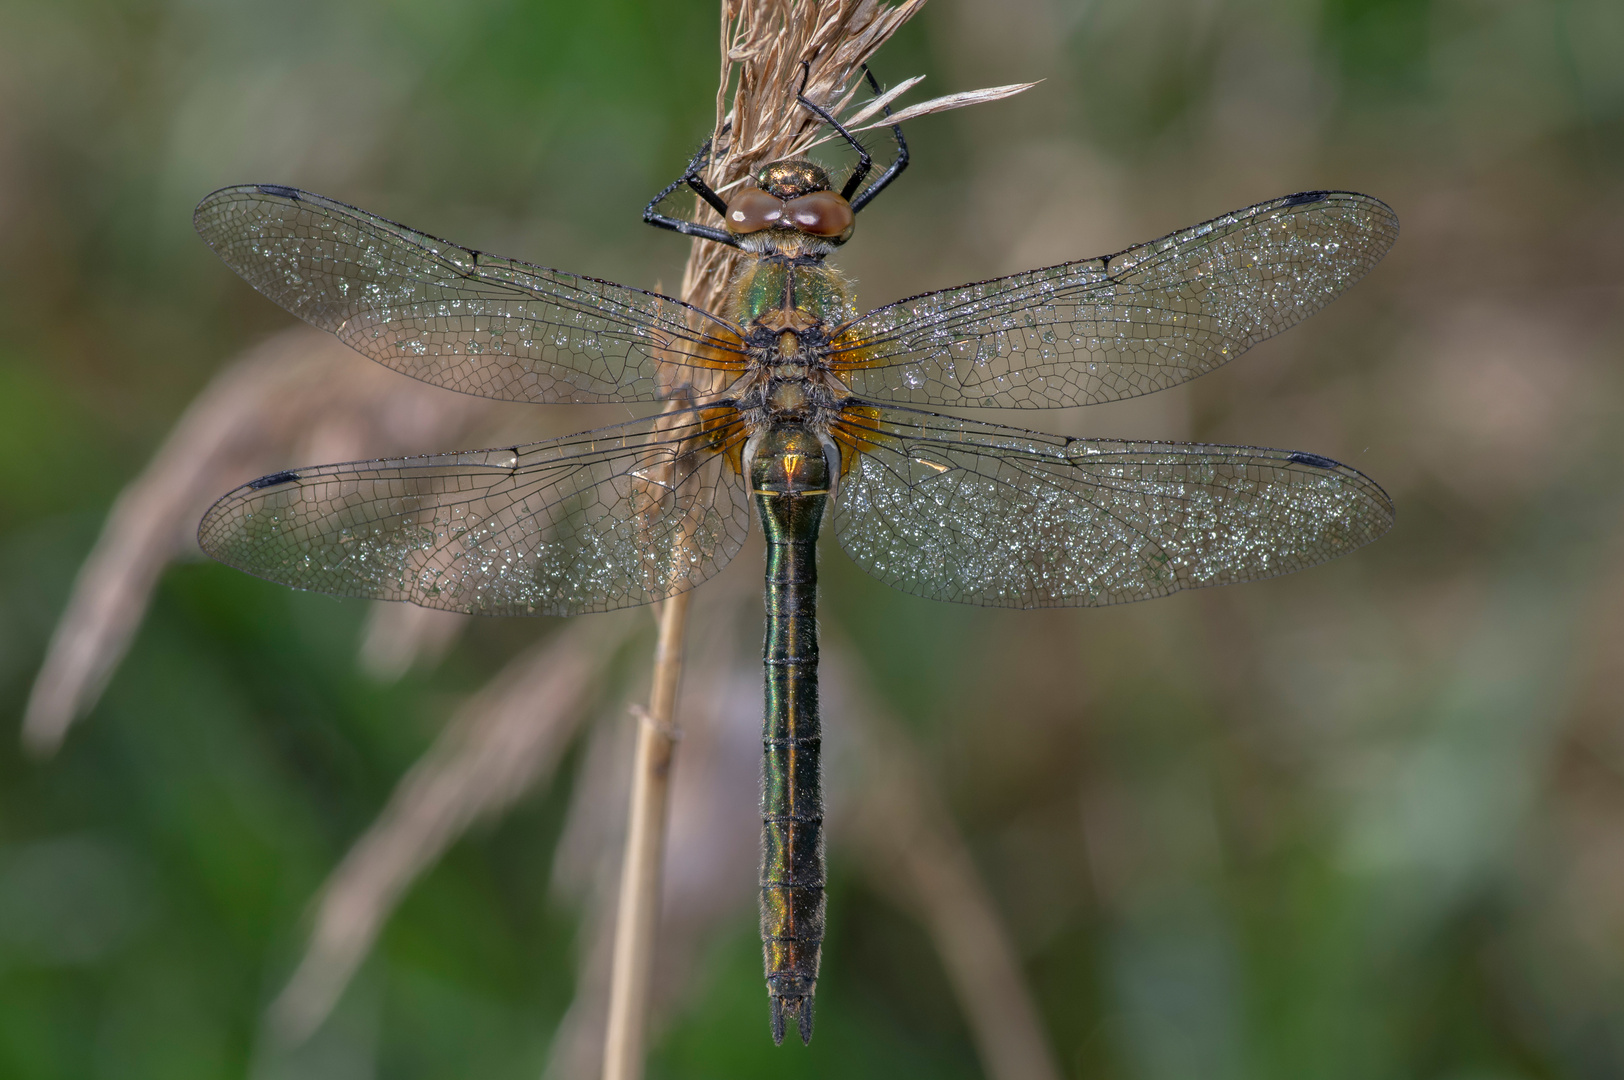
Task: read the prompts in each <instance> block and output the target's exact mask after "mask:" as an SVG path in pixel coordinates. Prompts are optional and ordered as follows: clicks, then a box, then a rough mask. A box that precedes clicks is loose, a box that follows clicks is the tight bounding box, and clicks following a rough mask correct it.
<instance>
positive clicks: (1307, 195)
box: [1280, 191, 1331, 207]
mask: <svg viewBox="0 0 1624 1080" xmlns="http://www.w3.org/2000/svg"><path fill="white" fill-rule="evenodd" d="M1330 197H1331V193H1330V192H1329V191H1299V192H1297V194H1295V195H1287V196H1286V197H1285V199H1284V200H1282V201H1281V203H1280V205H1281V206H1283V207H1284V206H1307V205H1308V204H1309V203H1317V202H1324V201H1325V200H1326V199H1328V198H1330Z"/></svg>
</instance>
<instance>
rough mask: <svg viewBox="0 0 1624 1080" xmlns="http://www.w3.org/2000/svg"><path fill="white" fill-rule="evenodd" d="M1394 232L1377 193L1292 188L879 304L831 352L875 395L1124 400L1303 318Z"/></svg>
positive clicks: (948, 401) (905, 400) (989, 400)
mask: <svg viewBox="0 0 1624 1080" xmlns="http://www.w3.org/2000/svg"><path fill="white" fill-rule="evenodd" d="M1397 238H1398V218H1397V217H1396V216H1395V215H1394V214H1393V211H1392V210H1391V209H1390V208H1389V207H1388V206H1387V205H1386V204H1385V203H1383V202H1381V200H1379V199H1374V198H1371V197H1370V196H1368V195H1359V194H1355V193H1352V192H1341V191H1330V192H1303V193H1300V194H1297V195H1288V196H1285V197H1284V198H1279V199H1274V200H1272V201H1270V202H1266V203H1260V204H1258V205H1257V206H1252V207H1248V208H1246V209H1244V210H1237V211H1234V212H1233V213H1229V214H1225V215H1223V216H1222V217H1218V218H1214V219H1213V220H1211V221H1208V222H1204V223H1202V224H1200V225H1194V226H1191V227H1190V228H1188V229H1184V230H1181V231H1179V232H1176V233H1173V234H1171V235H1169V236H1165V237H1163V238H1162V239H1160V240H1154V241H1151V242H1150V243H1147V244H1140V245H1138V246H1137V247H1132V248H1129V249H1127V250H1126V251H1122V252H1118V253H1117V254H1115V255H1109V256H1103V257H1101V258H1097V259H1087V260H1083V261H1080V262H1073V263H1064V264H1062V265H1060V266H1050V267H1045V268H1043V269H1041V270H1030V271H1027V272H1025V273H1021V274H1015V275H1012V276H1010V277H1004V278H996V279H994V280H992V281H983V282H978V283H976V284H973V285H964V286H961V287H959V288H954V289H944V290H941V291H940V292H933V293H927V294H925V295H923V296H917V297H913V298H911V299H908V300H902V301H899V302H897V303H895V304H890V305H888V306H886V307H882V308H878V309H876V310H874V311H871V312H869V313H868V314H866V315H864V316H862V317H861V318H859V319H858V320H856V321H855V322H854V323H852V324H851V325H849V326H848V327H846V328H844V330H843V332H842V333H841V334H840V335H839V336H838V337H837V339H836V345H835V348H834V350H833V351H832V353H831V362H832V363H833V364H834V366H835V368H836V369H837V370H838V371H839V372H840V375H841V378H843V379H844V380H845V381H846V383H847V384H848V385H849V386H850V387H851V388H852V390H853V391H854V392H855V393H856V394H857V395H858V396H859V397H863V398H867V399H870V400H875V401H885V402H896V403H900V404H909V405H953V406H985V407H991V408H1004V409H1038V408H1063V407H1069V406H1074V405H1092V404H1096V403H1099V402H1104V401H1117V400H1120V399H1122V398H1128V397H1134V396H1136V395H1139V394H1148V393H1151V392H1152V391H1155V390H1161V389H1164V388H1166V387H1169V386H1174V385H1177V384H1178V383H1181V382H1184V381H1186V380H1188V379H1193V378H1195V377H1196V376H1198V375H1201V374H1204V373H1205V372H1208V371H1211V370H1212V369H1214V368H1216V367H1218V366H1219V365H1221V364H1224V363H1226V362H1228V361H1229V360H1232V359H1234V358H1235V357H1237V356H1239V355H1240V354H1241V353H1243V352H1245V351H1246V350H1247V349H1249V348H1251V347H1252V346H1253V345H1256V344H1257V343H1258V342H1260V341H1262V340H1264V339H1265V338H1269V337H1272V336H1274V335H1275V334H1278V333H1280V332H1281V331H1282V330H1285V329H1287V328H1288V327H1291V326H1293V325H1295V324H1297V323H1298V322H1301V321H1302V320H1303V319H1305V318H1307V317H1308V316H1309V315H1312V314H1313V313H1314V312H1316V311H1318V310H1319V309H1320V308H1322V307H1324V306H1325V305H1326V304H1328V303H1329V302H1330V301H1331V300H1333V299H1335V298H1336V297H1337V296H1338V295H1340V294H1341V293H1342V292H1343V291H1345V290H1346V289H1347V288H1348V287H1349V286H1351V285H1352V284H1353V283H1354V282H1356V281H1358V280H1359V279H1360V278H1362V277H1364V276H1365V274H1367V273H1368V272H1369V271H1370V269H1371V268H1372V267H1374V266H1375V265H1376V263H1377V262H1378V261H1379V260H1380V259H1381V257H1382V256H1383V255H1385V254H1386V253H1387V250H1388V249H1389V248H1390V247H1392V246H1393V242H1394V241H1395V240H1396V239H1397Z"/></svg>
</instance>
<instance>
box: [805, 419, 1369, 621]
mask: <svg viewBox="0 0 1624 1080" xmlns="http://www.w3.org/2000/svg"><path fill="white" fill-rule="evenodd" d="M835 437H836V439H837V440H838V441H839V442H841V443H842V444H843V445H844V446H845V447H846V448H847V453H848V461H849V464H848V466H847V471H846V473H845V475H844V476H842V478H841V480H840V487H839V491H838V494H837V501H836V511H835V527H836V530H837V532H838V533H839V536H840V546H841V547H843V548H844V549H845V550H846V553H847V554H848V555H850V556H851V557H852V559H854V560H855V561H856V562H857V563H858V564H859V565H860V566H862V567H863V569H865V570H867V571H868V572H869V573H870V574H873V575H874V576H875V577H877V578H879V579H880V580H881V581H884V582H885V583H886V584H888V585H891V586H893V587H894V588H897V589H900V590H902V591H903V592H906V593H912V594H914V595H916V596H925V597H929V598H931V599H935V600H951V601H957V602H960V603H967V604H983V605H988V606H996V607H1020V608H1032V607H1052V606H1096V605H1104V604H1118V603H1125V602H1128V601H1132V600H1144V599H1148V598H1150V597H1154V596H1164V595H1166V594H1168V593H1172V592H1177V591H1178V590H1180V589H1191V588H1197V587H1200V586H1205V585H1225V584H1230V583H1232V582H1238V581H1255V580H1258V579H1260V578H1268V577H1274V576H1276V575H1278V574H1288V573H1291V572H1292V571H1294V570H1301V569H1303V568H1304V567H1309V566H1313V565H1315V564H1316V563H1322V562H1325V561H1326V560H1327V559H1333V558H1335V557H1336V556H1338V555H1343V554H1346V553H1347V552H1350V551H1352V550H1354V549H1355V548H1357V547H1360V546H1362V545H1364V544H1368V543H1370V542H1371V541H1372V540H1375V539H1376V538H1377V537H1379V536H1381V535H1382V533H1384V532H1386V531H1387V529H1388V528H1389V527H1390V526H1391V525H1392V523H1393V506H1392V503H1391V502H1390V501H1389V500H1388V498H1387V495H1386V493H1385V492H1383V491H1382V489H1381V488H1380V487H1378V486H1377V485H1376V484H1375V483H1374V482H1373V481H1371V480H1370V479H1368V478H1367V477H1365V476H1363V475H1361V474H1360V473H1358V472H1356V471H1355V470H1353V469H1350V468H1348V467H1347V466H1346V465H1339V464H1337V463H1336V462H1334V461H1331V460H1330V459H1328V458H1322V457H1318V456H1316V455H1314V454H1302V453H1292V452H1290V451H1285V450H1262V449H1256V448H1253V447H1243V446H1202V445H1197V444H1189V443H1155V442H1134V443H1130V442H1113V441H1109V440H1104V439H1067V438H1064V437H1062V436H1058V435H1044V434H1041V433H1039V432H1031V431H1021V430H1019V429H1016V428H1006V427H997V426H994V425H991V424H978V423H974V422H972V421H968V420H959V419H956V418H953V417H945V416H933V415H931V414H929V413H918V412H913V411H911V410H908V411H903V410H890V409H886V410H879V409H862V408H861V407H854V408H850V409H848V411H847V416H846V418H845V419H844V420H842V421H841V422H840V423H839V424H837V426H836V429H835Z"/></svg>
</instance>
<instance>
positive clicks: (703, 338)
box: [193, 184, 741, 403]
mask: <svg viewBox="0 0 1624 1080" xmlns="http://www.w3.org/2000/svg"><path fill="white" fill-rule="evenodd" d="M193 223H194V224H195V225H196V226H197V231H198V232H199V233H200V234H201V235H202V237H203V239H204V240H205V241H207V242H208V244H209V246H210V247H212V248H213V249H214V250H215V252H216V254H218V255H219V256H220V258H221V259H223V260H224V261H225V263H226V265H227V266H230V267H231V268H232V269H233V270H235V271H236V272H237V273H238V274H240V275H242V277H243V278H244V279H246V280H247V281H248V283H249V284H250V285H252V286H253V287H254V288H256V289H258V290H259V291H260V292H262V293H264V294H265V295H266V296H268V297H270V298H271V299H272V300H274V301H276V302H277V303H278V304H280V305H281V306H282V307H284V308H286V309H287V310H288V311H291V312H292V313H293V314H295V315H297V316H298V317H299V318H301V319H304V320H305V321H306V322H308V323H310V324H311V325H313V326H317V327H320V328H321V329H323V330H327V331H330V332H332V333H333V334H336V335H337V336H338V337H339V338H340V339H341V340H342V341H343V342H344V343H345V344H347V345H349V346H350V347H351V348H354V349H355V350H357V351H358V352H360V353H362V354H364V355H366V356H368V357H370V358H372V359H373V360H376V361H377V362H378V363H380V364H383V365H384V366H385V367H389V368H393V369H394V370H396V371H399V372H402V373H403V374H406V375H410V376H412V377H413V378H415V379H421V380H423V381H424V382H427V383H432V384H434V385H435V386H443V387H445V388H447V389H449V390H457V391H460V392H462V393H466V394H477V395H479V396H481V397H490V398H498V399H501V400H504V401H528V402H540V403H547V402H597V401H653V400H656V399H657V398H660V397H663V396H667V394H668V393H669V389H668V388H669V386H670V385H671V384H673V383H680V382H684V381H687V379H686V378H684V377H683V375H682V374H681V369H683V368H693V367H708V368H723V369H731V368H736V367H737V366H738V365H739V364H740V362H741V357H740V355H739V343H738V335H737V334H736V333H735V332H734V329H733V328H732V327H731V326H729V325H728V324H727V323H726V322H724V321H722V320H720V319H717V318H715V317H714V316H711V315H709V314H707V313H705V312H702V311H699V310H698V309H697V308H693V307H690V306H688V305H686V304H683V303H682V302H680V301H678V300H673V299H671V298H670V297H667V296H661V295H659V294H658V293H650V292H643V291H642V290H640V289H631V288H627V287H626V286H624V285H615V284H612V283H610V282H607V281H599V280H597V279H595V278H589V277H581V276H579V275H577V274H566V273H562V272H560V271H557V270H549V269H546V268H545V267H540V266H532V265H530V264H529V263H524V262H519V261H518V260H515V259H502V258H498V257H496V256H493V255H488V254H486V253H485V252H482V251H474V250H472V249H470V248H465V247H460V246H458V245H456V244H453V243H450V242H448V241H445V240H441V239H439V238H437V237H434V236H430V235H428V234H427V233H420V232H417V231H415V230H412V229H408V228H406V227H405V226H403V225H397V224H396V223H394V222H392V221H388V220H386V219H384V218H381V217H376V216H374V215H372V214H368V213H366V212H365V211H363V210H357V209H356V208H355V207H353V206H346V205H345V204H343V203H340V202H335V201H333V200H331V199H326V198H323V197H322V196H320V195H312V194H310V193H309V192H304V191H298V190H295V189H293V188H284V187H278V186H275V185H269V184H266V185H245V186H241V187H229V188H222V189H221V190H219V191H216V192H215V193H214V194H212V195H210V196H208V197H207V198H205V199H204V200H203V201H202V202H201V203H199V204H198V207H197V212H196V213H195V214H194V215H193ZM695 327H697V328H698V329H695ZM662 362H664V363H665V364H668V365H671V367H670V368H666V369H665V370H663V371H662V369H661V363H662Z"/></svg>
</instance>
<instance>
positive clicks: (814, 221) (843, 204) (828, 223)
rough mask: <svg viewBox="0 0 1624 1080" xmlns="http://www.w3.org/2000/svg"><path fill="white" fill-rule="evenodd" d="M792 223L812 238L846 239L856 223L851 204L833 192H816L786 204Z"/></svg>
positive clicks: (785, 208)
mask: <svg viewBox="0 0 1624 1080" xmlns="http://www.w3.org/2000/svg"><path fill="white" fill-rule="evenodd" d="M784 211H785V213H786V214H787V215H788V217H789V220H790V223H791V224H793V225H794V226H795V227H796V228H797V229H799V230H801V231H802V232H804V233H809V234H811V235H812V236H828V237H844V236H846V235H847V234H849V233H850V232H851V229H852V225H853V223H854V222H855V221H856V215H854V214H853V213H852V209H851V203H849V202H847V201H846V200H845V199H842V198H841V197H840V196H839V195H837V194H836V193H835V192H833V191H814V192H812V193H811V194H810V195H802V196H801V197H800V198H799V199H791V200H790V201H789V202H787V203H785V204H784Z"/></svg>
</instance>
